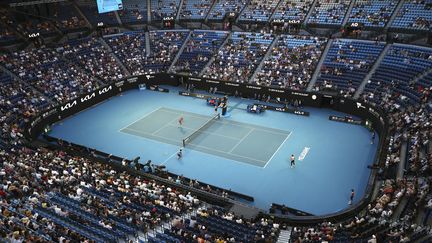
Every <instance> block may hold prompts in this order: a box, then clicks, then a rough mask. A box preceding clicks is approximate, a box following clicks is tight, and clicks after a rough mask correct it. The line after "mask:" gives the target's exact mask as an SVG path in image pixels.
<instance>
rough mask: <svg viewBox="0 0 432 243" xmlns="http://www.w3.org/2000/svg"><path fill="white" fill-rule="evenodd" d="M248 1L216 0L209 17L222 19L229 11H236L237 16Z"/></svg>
mask: <svg viewBox="0 0 432 243" xmlns="http://www.w3.org/2000/svg"><path fill="white" fill-rule="evenodd" d="M246 3H247V1H246V0H216V2H215V3H214V6H213V8H212V9H211V11H210V13H209V16H208V19H210V20H221V19H223V18H224V17H225V15H226V14H228V13H235V14H236V16H237V14H239V13H240V12H241V11H242V10H243V8H244V7H245V6H246Z"/></svg>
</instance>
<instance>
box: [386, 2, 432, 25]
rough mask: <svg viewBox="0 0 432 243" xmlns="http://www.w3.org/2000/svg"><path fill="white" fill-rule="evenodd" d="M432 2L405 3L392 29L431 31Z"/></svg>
mask: <svg viewBox="0 0 432 243" xmlns="http://www.w3.org/2000/svg"><path fill="white" fill-rule="evenodd" d="M431 5H432V0H409V1H405V2H404V3H403V5H402V7H401V9H400V10H399V12H398V13H397V15H396V18H395V19H394V21H393V23H392V27H395V28H405V29H414V30H430V28H431V27H432V26H431V23H432V7H431Z"/></svg>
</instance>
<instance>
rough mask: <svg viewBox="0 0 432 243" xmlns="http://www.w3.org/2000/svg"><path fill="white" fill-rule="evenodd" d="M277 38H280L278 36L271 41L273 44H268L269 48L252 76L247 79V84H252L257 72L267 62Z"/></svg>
mask: <svg viewBox="0 0 432 243" xmlns="http://www.w3.org/2000/svg"><path fill="white" fill-rule="evenodd" d="M279 38H280V36H279V35H278V36H276V37H275V38H274V39H273V42H272V43H271V44H270V46H269V47H268V49H267V52H266V54H265V56H264V57H263V59H261V62H260V64H259V65H258V67H257V68H256V69H255V71H254V72H253V74H252V76H251V77H250V79H249V83H252V82H253V81H254V79H255V77H256V75H257V74H258V73H259V71H261V68H262V66H263V65H264V61H265V60H267V59H268V57H269V56H270V54H271V52H272V50H273V47H274V46H275V45H276V43H277V42H278V40H279Z"/></svg>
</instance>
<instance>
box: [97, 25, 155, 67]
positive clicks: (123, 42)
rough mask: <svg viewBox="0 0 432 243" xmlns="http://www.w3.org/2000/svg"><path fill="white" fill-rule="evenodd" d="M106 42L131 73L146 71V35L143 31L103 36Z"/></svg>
mask: <svg viewBox="0 0 432 243" xmlns="http://www.w3.org/2000/svg"><path fill="white" fill-rule="evenodd" d="M105 39H106V42H107V43H108V45H109V46H110V47H111V49H112V50H113V52H114V54H115V55H117V56H118V57H119V58H120V60H122V62H123V63H124V64H125V66H126V67H127V68H128V70H129V71H130V72H131V74H132V75H139V74H145V73H147V72H148V68H146V66H147V61H148V59H149V58H148V56H147V52H146V37H145V33H144V32H125V33H122V34H118V35H114V36H108V37H105Z"/></svg>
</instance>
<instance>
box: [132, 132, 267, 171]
mask: <svg viewBox="0 0 432 243" xmlns="http://www.w3.org/2000/svg"><path fill="white" fill-rule="evenodd" d="M125 130H131V131H134V132H136V133H141V134H143V133H144V134H146V135H150V136H155V137H159V138H163V139H166V140H170V141H173V142H176V143H178V141H177V140H174V139H170V138H166V137H162V136H158V135H152V134H148V133H145V132H142V131H139V130H135V129H131V128H126V129H125ZM128 134H129V133H128ZM132 135H133V134H132ZM134 136H137V135H134ZM137 137H140V136H137ZM144 138H145V137H144ZM189 144H191V145H193V146H195V147H199V148H203V149H207V150H212V151H215V152H219V153H223V154H229V155H232V156H237V157H241V158H245V159H250V160H253V161H257V162H261V163H265V162H266V161H264V160H258V159H253V158H249V157H247V156H242V155H237V154H231V153H228V152H226V151H222V150H218V149H214V148H209V147H205V146H201V145H198V144H194V143H189ZM186 149H187V147H186ZM213 155H214V156H217V157H221V156H218V155H215V154H213ZM239 162H241V161H239ZM242 163H247V162H242ZM256 166H258V165H256ZM259 167H261V166H259Z"/></svg>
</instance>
